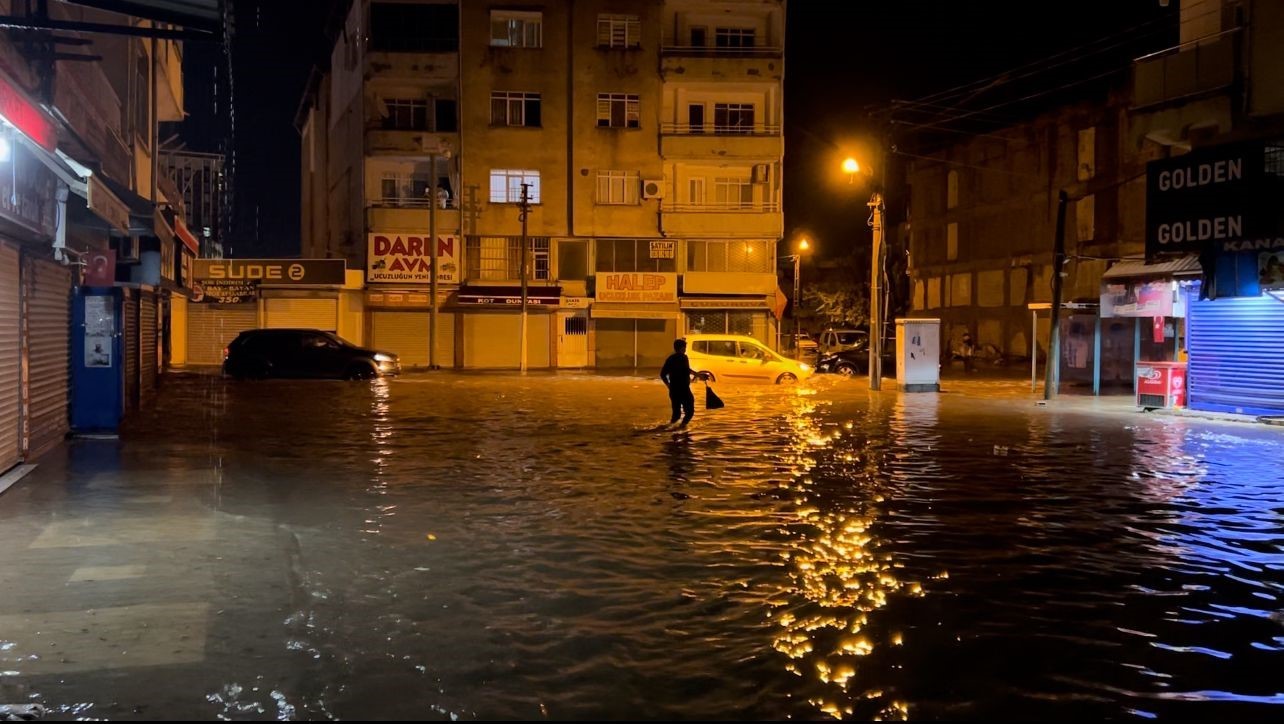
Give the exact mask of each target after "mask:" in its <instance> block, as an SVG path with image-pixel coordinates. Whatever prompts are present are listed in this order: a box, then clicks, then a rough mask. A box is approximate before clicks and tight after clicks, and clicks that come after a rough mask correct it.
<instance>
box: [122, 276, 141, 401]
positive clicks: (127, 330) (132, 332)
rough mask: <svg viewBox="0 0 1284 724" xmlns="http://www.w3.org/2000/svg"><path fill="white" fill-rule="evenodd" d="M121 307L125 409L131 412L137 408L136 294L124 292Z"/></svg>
mask: <svg viewBox="0 0 1284 724" xmlns="http://www.w3.org/2000/svg"><path fill="white" fill-rule="evenodd" d="M123 307H124V311H123V312H122V315H121V316H123V317H124V320H123V324H121V334H122V335H123V336H122V342H123V343H122V345H121V346H122V347H124V348H125V409H126V410H132V409H134V408H136V407H137V406H138V342H139V340H138V292H136V291H130V290H126V291H125V303H124V305H123Z"/></svg>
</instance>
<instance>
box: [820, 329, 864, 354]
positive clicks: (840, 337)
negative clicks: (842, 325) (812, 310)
mask: <svg viewBox="0 0 1284 724" xmlns="http://www.w3.org/2000/svg"><path fill="white" fill-rule="evenodd" d="M868 344H869V332H866V331H865V330H863V329H826V330H825V331H824V332H821V333H820V341H819V342H818V343H817V345H818V347H819V349H818V350H817V351H818V353H819V354H820V356H822V357H823V356H825V355H830V354H835V353H837V352H842V351H843V350H846V349H864V348H865V346H866V345H868Z"/></svg>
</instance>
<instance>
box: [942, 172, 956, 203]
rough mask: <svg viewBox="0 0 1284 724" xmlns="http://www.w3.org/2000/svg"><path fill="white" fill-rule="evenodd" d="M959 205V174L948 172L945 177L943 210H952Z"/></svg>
mask: <svg viewBox="0 0 1284 724" xmlns="http://www.w3.org/2000/svg"><path fill="white" fill-rule="evenodd" d="M958 205H959V172H958V171H950V172H949V173H948V174H946V175H945V208H947V209H952V208H954V207H955V206H958Z"/></svg>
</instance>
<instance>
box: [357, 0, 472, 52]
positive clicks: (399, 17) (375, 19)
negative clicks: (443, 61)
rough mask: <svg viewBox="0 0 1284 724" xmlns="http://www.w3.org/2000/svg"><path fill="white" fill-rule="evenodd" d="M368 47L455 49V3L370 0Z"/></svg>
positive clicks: (393, 50) (428, 49) (439, 50)
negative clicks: (374, 0) (382, 1)
mask: <svg viewBox="0 0 1284 724" xmlns="http://www.w3.org/2000/svg"><path fill="white" fill-rule="evenodd" d="M352 45H354V46H355V45H356V43H355V42H354V43H352ZM370 50H373V51H376V52H389V51H391V52H398V51H400V52H419V53H453V52H456V51H458V50H459V6H457V5H454V4H449V5H447V4H444V3H443V4H414V5H411V4H407V3H379V2H377V3H373V4H371V5H370Z"/></svg>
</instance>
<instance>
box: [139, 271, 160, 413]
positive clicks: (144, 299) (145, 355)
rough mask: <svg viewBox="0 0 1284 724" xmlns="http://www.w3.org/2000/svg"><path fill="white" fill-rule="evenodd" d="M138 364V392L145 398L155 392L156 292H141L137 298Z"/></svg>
mask: <svg viewBox="0 0 1284 724" xmlns="http://www.w3.org/2000/svg"><path fill="white" fill-rule="evenodd" d="M138 327H139V329H138V335H139V339H138V365H139V373H140V374H139V379H140V380H141V383H140V384H141V389H140V394H141V396H142V399H144V400H146V399H148V398H150V397H151V396H152V393H154V392H156V368H157V362H156V335H157V330H156V294H155V293H153V292H143V293H142V295H141V296H140V298H139V300H138Z"/></svg>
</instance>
